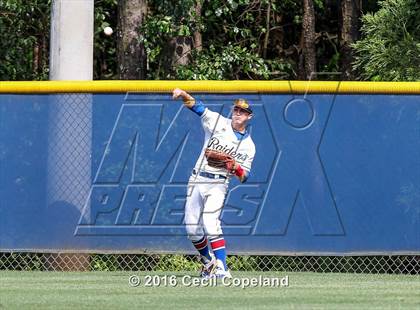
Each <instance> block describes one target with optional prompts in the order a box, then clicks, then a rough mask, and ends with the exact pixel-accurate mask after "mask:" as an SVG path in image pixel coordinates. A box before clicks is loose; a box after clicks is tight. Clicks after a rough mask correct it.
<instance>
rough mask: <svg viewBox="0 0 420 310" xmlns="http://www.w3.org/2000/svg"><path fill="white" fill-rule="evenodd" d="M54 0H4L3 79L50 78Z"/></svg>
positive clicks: (0, 4)
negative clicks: (51, 14)
mask: <svg viewBox="0 0 420 310" xmlns="http://www.w3.org/2000/svg"><path fill="white" fill-rule="evenodd" d="M50 5H51V1H50V0H33V1H29V2H28V1H21V0H2V1H0V29H1V31H0V59H1V61H0V80H47V79H48V53H49V37H50V36H49V33H50V22H49V21H50Z"/></svg>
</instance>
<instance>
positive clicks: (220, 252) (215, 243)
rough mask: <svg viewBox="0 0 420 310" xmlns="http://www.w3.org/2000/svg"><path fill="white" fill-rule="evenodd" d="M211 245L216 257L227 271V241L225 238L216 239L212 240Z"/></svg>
mask: <svg viewBox="0 0 420 310" xmlns="http://www.w3.org/2000/svg"><path fill="white" fill-rule="evenodd" d="M210 245H211V248H212V249H213V253H214V256H216V259H218V260H220V261H221V262H222V263H223V266H224V267H225V270H227V265H226V249H225V239H224V238H223V237H216V238H214V239H210Z"/></svg>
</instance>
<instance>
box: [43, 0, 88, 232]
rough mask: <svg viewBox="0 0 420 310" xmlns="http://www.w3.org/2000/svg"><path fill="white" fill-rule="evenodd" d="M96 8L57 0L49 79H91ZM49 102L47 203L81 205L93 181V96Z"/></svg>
mask: <svg viewBox="0 0 420 310" xmlns="http://www.w3.org/2000/svg"><path fill="white" fill-rule="evenodd" d="M93 9H94V2H93V0H53V4H52V13H51V44H50V46H51V49H50V80H92V78H93V35H94V11H93ZM49 102H50V109H49V133H48V184H47V204H48V206H50V207H51V206H57V207H63V206H65V205H67V206H69V205H71V206H73V207H74V208H76V209H78V210H82V208H83V206H84V203H85V202H86V199H87V196H88V194H89V190H90V187H91V182H92V181H91V175H92V174H91V166H92V164H91V152H92V95H91V94H58V95H53V96H50V101H49ZM75 225H77V223H75Z"/></svg>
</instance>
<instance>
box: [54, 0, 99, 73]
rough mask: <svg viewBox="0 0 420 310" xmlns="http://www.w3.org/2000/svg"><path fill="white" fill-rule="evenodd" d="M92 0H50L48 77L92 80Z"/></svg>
mask: <svg viewBox="0 0 420 310" xmlns="http://www.w3.org/2000/svg"><path fill="white" fill-rule="evenodd" d="M93 9H94V2H93V0H53V4H52V10H51V12H52V13H51V44H50V80H92V78H93V32H94V31H93V24H94V15H93V14H94V13H93Z"/></svg>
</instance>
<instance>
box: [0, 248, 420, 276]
mask: <svg viewBox="0 0 420 310" xmlns="http://www.w3.org/2000/svg"><path fill="white" fill-rule="evenodd" d="M228 264H229V267H230V269H231V270H232V271H255V272H267V271H269V272H340V273H372V274H379V273H384V274H385V273H386V274H420V256H413V255H396V256H275V255H241V256H237V255H233V256H229V257H228ZM199 268H200V263H199V261H198V257H197V256H195V255H181V254H80V253H27V252H15V253H0V270H26V271H168V272H170V271H188V272H191V271H196V270H198V269H199Z"/></svg>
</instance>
